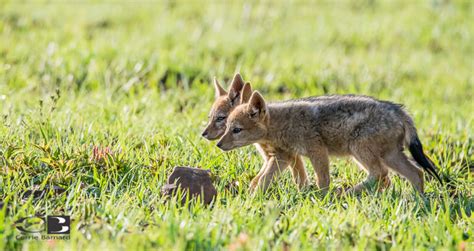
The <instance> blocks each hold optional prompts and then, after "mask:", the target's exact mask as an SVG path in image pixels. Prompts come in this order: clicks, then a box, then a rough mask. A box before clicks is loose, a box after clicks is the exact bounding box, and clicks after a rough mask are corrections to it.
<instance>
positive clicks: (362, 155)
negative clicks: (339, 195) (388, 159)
mask: <svg viewBox="0 0 474 251" xmlns="http://www.w3.org/2000/svg"><path fill="white" fill-rule="evenodd" d="M352 156H353V157H354V160H355V162H356V163H357V165H358V166H359V167H360V168H361V169H363V170H365V171H366V172H367V174H368V176H367V178H366V179H365V180H364V181H362V182H361V183H359V184H357V185H355V186H354V187H353V188H350V189H348V190H347V191H346V192H350V193H356V194H357V193H360V192H362V191H363V190H366V189H368V188H373V187H376V188H377V189H382V188H385V187H387V186H389V185H390V179H389V177H388V169H387V168H386V167H385V166H384V165H383V163H382V161H381V160H380V157H379V156H378V154H377V153H376V151H373V150H372V149H370V148H357V149H352Z"/></svg>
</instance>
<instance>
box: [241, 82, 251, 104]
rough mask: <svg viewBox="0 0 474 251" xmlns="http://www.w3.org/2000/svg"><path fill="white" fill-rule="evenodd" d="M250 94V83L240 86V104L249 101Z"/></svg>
mask: <svg viewBox="0 0 474 251" xmlns="http://www.w3.org/2000/svg"><path fill="white" fill-rule="evenodd" d="M251 95H252V87H251V86H250V83H249V82H247V83H245V85H244V87H243V88H242V94H241V95H240V104H245V103H247V102H249V100H250V96H251Z"/></svg>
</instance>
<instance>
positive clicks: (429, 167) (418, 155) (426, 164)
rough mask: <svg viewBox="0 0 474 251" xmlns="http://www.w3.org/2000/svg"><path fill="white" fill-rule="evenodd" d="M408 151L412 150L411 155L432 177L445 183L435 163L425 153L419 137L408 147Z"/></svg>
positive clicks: (413, 139)
mask: <svg viewBox="0 0 474 251" xmlns="http://www.w3.org/2000/svg"><path fill="white" fill-rule="evenodd" d="M408 150H410V153H411V155H412V156H413V158H414V159H415V161H416V162H417V163H418V164H419V165H420V166H421V167H423V169H425V170H426V171H427V172H428V173H429V174H430V175H431V176H433V177H435V178H436V179H437V180H438V181H439V182H440V183H441V184H443V181H442V180H441V178H440V177H439V175H438V173H437V172H436V168H435V166H434V165H433V162H432V161H431V160H430V159H429V158H428V157H427V156H426V155H425V153H423V146H422V145H421V142H420V139H419V138H418V136H415V137H414V138H412V140H411V142H410V143H409V145H408Z"/></svg>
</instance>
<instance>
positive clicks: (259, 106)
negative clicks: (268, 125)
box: [248, 91, 267, 118]
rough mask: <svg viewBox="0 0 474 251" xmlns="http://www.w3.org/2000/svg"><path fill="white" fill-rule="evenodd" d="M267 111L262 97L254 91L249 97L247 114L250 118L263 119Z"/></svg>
mask: <svg viewBox="0 0 474 251" xmlns="http://www.w3.org/2000/svg"><path fill="white" fill-rule="evenodd" d="M266 110H267V105H266V103H265V100H264V99H263V97H262V95H261V94H260V93H259V92H258V91H254V92H253V93H252V96H251V97H250V100H249V104H248V112H249V114H250V117H252V118H256V117H263V116H264V115H265V112H266Z"/></svg>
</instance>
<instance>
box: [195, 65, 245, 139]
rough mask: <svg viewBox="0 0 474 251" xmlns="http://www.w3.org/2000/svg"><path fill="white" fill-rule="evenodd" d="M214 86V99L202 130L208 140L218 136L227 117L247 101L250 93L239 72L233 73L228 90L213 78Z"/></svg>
mask: <svg viewBox="0 0 474 251" xmlns="http://www.w3.org/2000/svg"><path fill="white" fill-rule="evenodd" d="M214 88H215V90H216V96H215V97H216V100H215V101H214V104H213V105H212V108H211V111H210V113H209V123H208V124H207V126H206V128H205V129H204V131H203V132H202V136H203V137H204V138H206V139H208V140H215V139H218V138H220V137H221V136H222V135H223V134H224V132H225V128H226V121H227V117H228V116H229V114H230V112H232V110H234V108H235V107H237V106H238V105H239V104H241V103H244V102H247V101H248V99H249V98H250V95H251V94H252V89H251V87H250V83H246V84H244V81H243V79H242V77H241V76H240V74H238V73H237V74H235V76H234V79H233V80H232V83H231V85H230V87H229V92H226V91H225V90H224V88H222V86H221V85H220V84H219V82H218V81H217V79H216V78H214Z"/></svg>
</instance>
